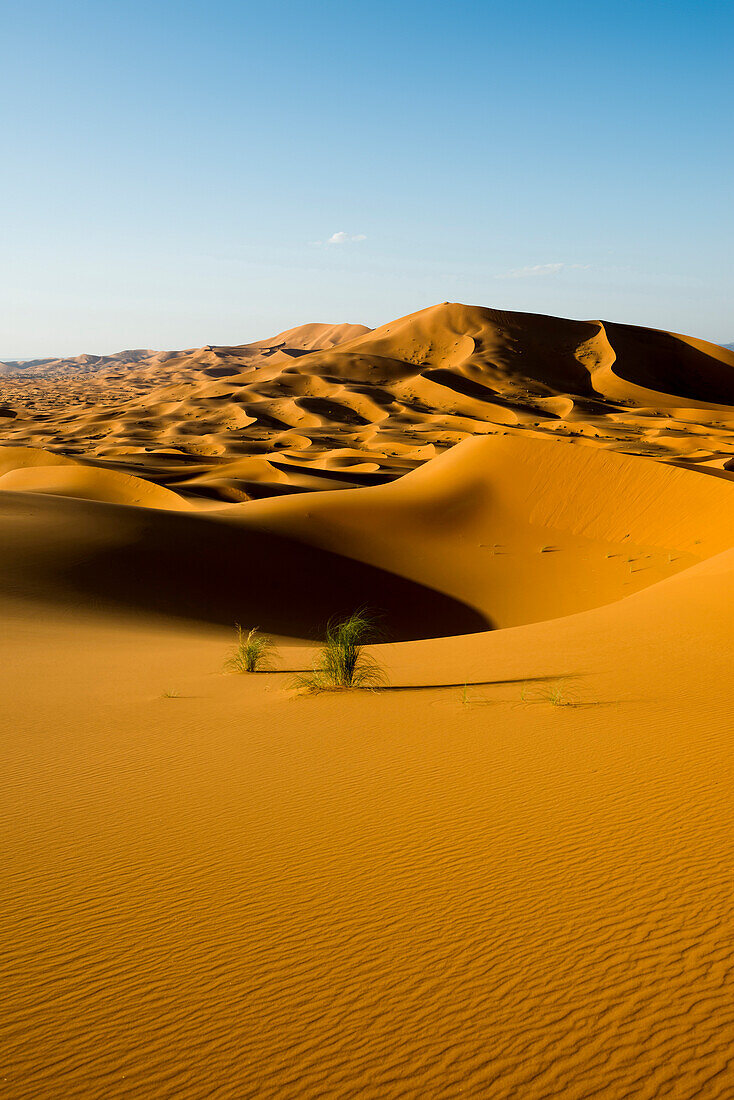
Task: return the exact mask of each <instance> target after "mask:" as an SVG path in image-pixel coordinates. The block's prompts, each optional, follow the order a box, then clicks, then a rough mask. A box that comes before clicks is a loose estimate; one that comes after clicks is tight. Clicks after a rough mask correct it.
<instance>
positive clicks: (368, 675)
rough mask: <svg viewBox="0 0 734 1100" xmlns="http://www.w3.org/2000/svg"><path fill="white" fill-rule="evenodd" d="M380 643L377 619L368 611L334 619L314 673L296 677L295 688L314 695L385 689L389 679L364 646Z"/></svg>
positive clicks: (328, 629) (330, 624)
mask: <svg viewBox="0 0 734 1100" xmlns="http://www.w3.org/2000/svg"><path fill="white" fill-rule="evenodd" d="M379 640H380V631H379V630H378V628H377V624H376V620H375V616H374V615H373V614H371V613H370V612H369V611H366V610H364V609H360V610H358V611H354V612H353V613H352V614H351V615H349V616H348V618H346V619H331V620H330V621H329V624H328V626H327V628H326V640H325V642H324V645H323V648H322V649H321V652H320V653H319V655H318V657H317V659H316V663H315V665H314V668H313V671H312V672H307V673H304V674H303V675H301V676H299V677H297V679H296V681H295V685H294V686H295V687H296V688H298V689H299V690H300V691H303V692H307V693H309V694H312V695H313V694H318V693H319V692H322V691H349V690H354V689H356V688H361V689H363V690H364V689H367V690H375V689H376V688H380V687H384V686H385V685H386V684H387V676H386V675H385V673H384V671H383V670H382V669H381V668H380V666H379V665H378V663H377V661H376V660H375V659H374V657H372V656H371V654H369V653H365V650H364V647H365V645H367V644H369V643H370V642H376V641H379Z"/></svg>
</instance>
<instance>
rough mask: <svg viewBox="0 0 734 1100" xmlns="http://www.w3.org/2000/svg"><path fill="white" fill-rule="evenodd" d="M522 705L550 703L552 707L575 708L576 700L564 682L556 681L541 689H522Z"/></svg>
mask: <svg viewBox="0 0 734 1100" xmlns="http://www.w3.org/2000/svg"><path fill="white" fill-rule="evenodd" d="M520 699H521V700H522V702H523V703H550V705H551V706H552V707H576V706H578V699H577V698H576V696H575V695H574V693H573V692H572V691H571V690H570V689H569V687H568V682H567V681H566V680H556V681H555V683H553V684H549V685H548V686H547V687H543V688H528V687H527V685H526V686H525V687H523V689H522V691H521V693H520Z"/></svg>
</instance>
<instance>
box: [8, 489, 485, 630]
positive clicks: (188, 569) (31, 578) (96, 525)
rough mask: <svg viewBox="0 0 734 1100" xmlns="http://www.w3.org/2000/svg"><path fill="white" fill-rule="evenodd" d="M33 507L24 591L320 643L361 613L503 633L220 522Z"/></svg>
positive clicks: (303, 547)
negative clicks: (332, 624) (343, 619)
mask: <svg viewBox="0 0 734 1100" xmlns="http://www.w3.org/2000/svg"><path fill="white" fill-rule="evenodd" d="M8 495H9V494H8ZM14 495H15V494H14ZM18 497H21V494H18ZM34 506H35V507H34V510H33V511H34V520H35V522H34V524H33V525H31V527H30V528H29V530H28V533H27V539H26V543H25V546H16V548H15V551H14V553H13V561H12V566H13V569H12V572H13V588H14V590H15V591H16V593H17V594H18V595H22V594H23V592H24V591H25V593H27V594H28V595H31V594H32V595H33V596H35V597H38V596H41V597H42V598H46V599H49V600H51V601H53V602H56V603H64V604H67V605H68V604H69V603H74V604H78V603H85V604H87V605H91V606H92V607H94V608H96V609H97V610H100V609H103V608H108V609H124V610H126V611H128V612H135V613H141V612H143V613H146V614H147V615H153V616H160V617H164V618H169V619H170V618H173V619H178V620H194V621H198V622H204V623H210V624H216V625H227V626H231V625H232V624H233V623H235V622H241V623H242V624H243V625H253V626H258V627H259V628H260V629H261V630H265V631H268V632H270V633H273V634H280V635H283V636H290V637H301V638H304V639H311V640H318V639H320V638H322V637H323V633H324V628H325V626H326V623H327V622H328V620H329V619H330V618H331V617H332V616H335V615H348V614H350V613H351V612H352V611H354V610H355V608H357V607H361V606H364V607H369V608H370V609H371V610H373V611H375V612H377V613H378V614H379V615H380V617H381V621H382V624H383V626H384V630H385V634H386V636H387V638H389V640H390V641H407V640H412V639H418V638H433V637H441V636H444V635H447V634H472V633H476V632H479V631H485V630H491V629H492V623H491V622H490V621H489V620H488V619H487V617H486V616H485V615H483V614H482V613H480V612H479V611H478V610H476V609H475V608H473V607H471V606H469V605H467V604H465V603H463V602H462V601H460V600H457V599H454V598H453V597H451V596H448V595H446V594H444V593H442V592H439V591H436V590H434V589H432V588H429V587H427V586H425V585H423V584H419V583H417V582H416V581H412V580H409V579H407V578H405V577H401V576H398V575H397V574H394V573H391V572H390V571H388V570H386V569H381V568H378V567H376V566H372V565H367V564H365V563H363V562H360V561H356V560H354V559H352V558H348V557H345V556H343V555H340V554H337V553H333V552H330V551H327V550H321V549H319V548H317V547H313V546H310V545H308V544H306V543H301V542H298V541H297V540H295V539H292V538H288V537H285V536H282V535H278V534H274V533H272V532H269V531H260V530H257V529H252V528H249V527H245V526H243V525H241V524H237V523H234V522H231V521H228V520H226V519H223V518H221V517H213V516H207V515H201V514H199V515H186V514H182V513H177V512H162V511H154V510H152V509H142V508H133V507H124V508H123V507H119V506H116V505H110V504H102V503H97V502H87V501H84V502H82V501H78V500H70V499H68V498H66V499H62V498H52V497H45V498H43V503H42V504H41V501H40V498H36V499H35V500H34ZM59 521H62V522H63V526H64V531H65V534H64V537H63V541H60V543H59V549H58V552H56V550H55V548H54V545H53V536H54V530H55V528H56V525H57V524H58V523H59ZM69 530H72V531H73V540H70V539H69V535H68V532H69Z"/></svg>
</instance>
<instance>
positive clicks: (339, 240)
mask: <svg viewBox="0 0 734 1100" xmlns="http://www.w3.org/2000/svg"><path fill="white" fill-rule="evenodd" d="M366 240H367V238H366V237H365V235H364V233H354V234H350V233H345V232H344V230H340V231H339V232H338V233H332V234H331V236H330V237H329V239H328V241H327V242H326V243H327V244H357V242H358V241H366Z"/></svg>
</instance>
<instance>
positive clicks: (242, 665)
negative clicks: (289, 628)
mask: <svg viewBox="0 0 734 1100" xmlns="http://www.w3.org/2000/svg"><path fill="white" fill-rule="evenodd" d="M235 628H236V630H237V645H236V646H235V648H234V649H233V651H232V654H231V655H230V657H228V659H227V661H226V662H225V665H224V667H225V670H226V671H227V672H272V670H273V659H274V658H275V656H276V654H277V652H278V651H277V649H276V648H275V645H274V643H273V639H272V638H271V637H270V635H269V634H261V633H260V631H259V629H258V628H257V627H256V626H254V627H253V628H252V630H249V631H248V632H247V634H245V632H244V630H243V629H242V627H241V626H240V624H239V623H235Z"/></svg>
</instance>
